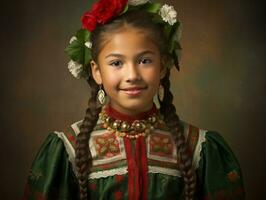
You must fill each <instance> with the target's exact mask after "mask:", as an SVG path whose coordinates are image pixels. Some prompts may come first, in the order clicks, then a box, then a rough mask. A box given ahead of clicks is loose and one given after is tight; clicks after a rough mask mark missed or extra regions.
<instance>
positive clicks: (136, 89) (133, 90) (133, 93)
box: [121, 87, 147, 96]
mask: <svg viewBox="0 0 266 200" xmlns="http://www.w3.org/2000/svg"><path fill="white" fill-rule="evenodd" d="M146 88H147V87H132V88H125V89H121V90H122V91H124V92H125V93H126V94H127V95H130V96H138V95H139V94H140V93H141V92H142V91H143V90H145V89H146Z"/></svg>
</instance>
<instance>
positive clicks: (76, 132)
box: [71, 120, 82, 135]
mask: <svg viewBox="0 0 266 200" xmlns="http://www.w3.org/2000/svg"><path fill="white" fill-rule="evenodd" d="M81 123H82V120H80V121H77V122H75V123H73V124H72V125H71V127H72V129H73V130H74V132H75V134H76V135H78V134H79V133H80V130H79V126H80V124H81Z"/></svg>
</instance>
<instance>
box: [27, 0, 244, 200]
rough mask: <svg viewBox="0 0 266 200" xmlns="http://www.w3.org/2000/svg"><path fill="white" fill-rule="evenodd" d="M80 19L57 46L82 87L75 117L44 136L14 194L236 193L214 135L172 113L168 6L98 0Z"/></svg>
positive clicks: (226, 154)
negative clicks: (81, 109) (82, 104)
mask: <svg viewBox="0 0 266 200" xmlns="http://www.w3.org/2000/svg"><path fill="white" fill-rule="evenodd" d="M82 23H83V26H82V29H81V30H79V31H78V32H77V34H76V36H75V37H73V38H72V39H71V40H70V44H69V46H68V48H67V49H66V51H67V53H68V55H69V56H70V57H71V61H70V62H69V70H70V71H71V73H72V74H73V75H74V76H75V77H76V78H85V79H86V80H87V82H88V84H89V86H90V87H91V96H90V99H89V102H88V108H87V110H86V115H85V118H84V119H83V120H81V121H77V122H75V123H73V124H72V125H71V126H70V127H68V128H66V129H65V130H64V131H63V132H57V131H55V132H53V133H50V134H49V136H48V137H47V139H46V141H45V142H44V144H43V146H42V147H41V149H40V151H39V153H38V155H37V156H36V158H35V160H34V162H33V165H32V168H31V173H30V175H29V178H28V182H27V185H26V189H25V193H24V198H23V199H62V200H63V199H69V200H70V199H71V200H75V199H81V200H85V199H97V200H98V199H101V200H104V199H115V200H119V199H130V200H140V199H143V200H145V199H150V200H155V199H161V200H162V199H166V200H169V199H244V189H243V182H242V175H241V170H240V167H239V164H238V162H237V160H236V158H235V156H234V155H233V153H232V151H231V150H230V148H229V147H228V146H227V144H226V142H225V141H224V139H223V138H222V137H221V136H220V135H219V134H218V133H216V132H214V131H208V130H203V129H200V128H198V127H195V126H193V125H191V124H189V123H187V122H184V121H182V120H181V119H180V118H179V117H178V115H177V114H176V109H175V106H174V105H173V94H172V93H171V91H170V80H169V76H170V70H171V68H172V67H173V66H174V67H175V68H177V69H178V70H179V65H178V55H179V54H178V53H179V50H180V45H179V38H180V37H179V35H180V22H179V21H178V20H177V17H176V11H175V10H174V8H173V7H172V6H169V5H163V6H161V5H160V4H156V3H151V2H149V1H148V0H128V1H127V0H99V2H97V3H95V4H94V5H93V6H92V9H91V10H90V11H88V12H86V13H85V14H84V15H83V17H82ZM157 96H158V99H157Z"/></svg>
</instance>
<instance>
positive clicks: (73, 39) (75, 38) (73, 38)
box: [69, 36, 77, 44]
mask: <svg viewBox="0 0 266 200" xmlns="http://www.w3.org/2000/svg"><path fill="white" fill-rule="evenodd" d="M75 40H77V37H76V36H73V37H72V38H71V39H70V40H69V44H71V43H72V42H73V41H75Z"/></svg>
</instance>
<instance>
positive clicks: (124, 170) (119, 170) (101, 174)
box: [89, 167, 128, 179]
mask: <svg viewBox="0 0 266 200" xmlns="http://www.w3.org/2000/svg"><path fill="white" fill-rule="evenodd" d="M127 172H128V171H127V167H121V168H115V169H110V170H104V171H98V172H92V173H90V175H89V179H98V178H106V177H108V176H114V175H122V174H127Z"/></svg>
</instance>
